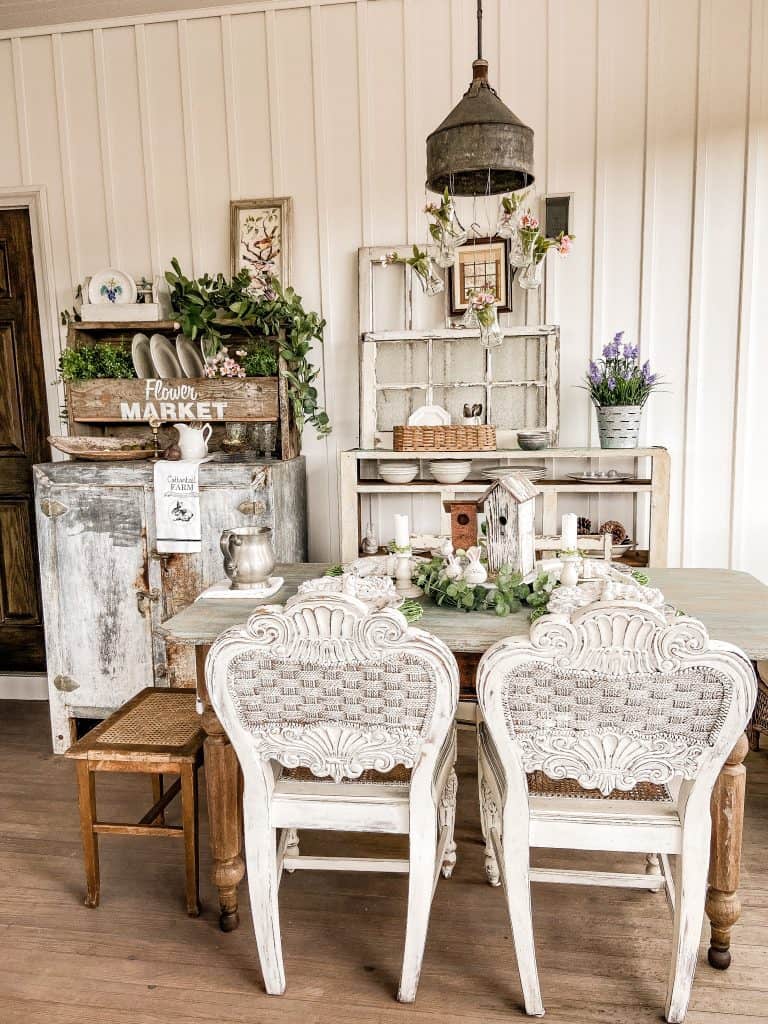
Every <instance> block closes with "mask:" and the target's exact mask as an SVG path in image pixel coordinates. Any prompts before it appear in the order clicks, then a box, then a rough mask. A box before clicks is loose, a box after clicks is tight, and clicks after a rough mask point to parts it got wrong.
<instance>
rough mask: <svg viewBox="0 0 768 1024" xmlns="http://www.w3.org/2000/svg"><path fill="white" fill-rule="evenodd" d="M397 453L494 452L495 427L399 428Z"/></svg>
mask: <svg viewBox="0 0 768 1024" xmlns="http://www.w3.org/2000/svg"><path fill="white" fill-rule="evenodd" d="M393 446H394V449H395V451H396V452H492V451H495V450H496V428H495V427H465V426H461V425H459V424H456V425H455V426H450V427H395V430H394V442H393Z"/></svg>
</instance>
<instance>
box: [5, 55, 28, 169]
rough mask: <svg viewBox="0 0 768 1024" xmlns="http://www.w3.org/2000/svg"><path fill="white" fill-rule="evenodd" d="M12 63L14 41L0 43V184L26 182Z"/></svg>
mask: <svg viewBox="0 0 768 1024" xmlns="http://www.w3.org/2000/svg"><path fill="white" fill-rule="evenodd" d="M13 62H14V43H13V40H12V39H3V40H0V132H1V133H2V136H1V137H2V138H3V139H4V140H5V141H4V144H3V145H2V146H0V181H24V180H25V179H24V172H23V170H22V161H23V157H22V148H23V143H22V138H21V123H22V122H21V121H20V119H19V116H18V113H17V107H18V104H17V98H16V91H15V88H14V71H13Z"/></svg>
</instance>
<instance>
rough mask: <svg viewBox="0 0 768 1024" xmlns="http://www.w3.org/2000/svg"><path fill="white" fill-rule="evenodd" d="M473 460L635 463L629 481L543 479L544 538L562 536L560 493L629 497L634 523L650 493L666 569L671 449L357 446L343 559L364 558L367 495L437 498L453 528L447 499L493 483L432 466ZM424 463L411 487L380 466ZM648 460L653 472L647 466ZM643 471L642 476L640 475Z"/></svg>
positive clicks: (656, 546) (653, 556)
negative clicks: (385, 476)
mask: <svg viewBox="0 0 768 1024" xmlns="http://www.w3.org/2000/svg"><path fill="white" fill-rule="evenodd" d="M438 459H446V460H457V459H471V460H472V462H473V463H476V464H479V463H486V464H488V463H492V464H494V463H506V464H509V465H515V464H516V463H520V464H522V465H525V464H526V463H531V462H536V463H540V462H544V463H545V464H549V466H550V467H551V466H553V465H554V464H555V463H556V462H558V461H560V460H568V461H572V462H577V461H579V460H580V461H581V462H583V463H586V464H588V465H589V466H593V467H598V466H599V468H600V469H601V470H605V469H607V468H610V463H611V462H613V463H614V464H615V463H617V462H622V461H623V462H626V461H627V460H628V459H631V460H634V466H635V476H636V479H634V480H631V481H627V482H626V483H611V482H608V481H606V482H605V483H598V484H587V483H579V482H578V481H576V480H569V479H568V478H567V475H566V473H564V472H563V469H562V467H558V476H556V477H552V478H550V479H545V480H541V481H538V482H537V484H536V486H537V487H538V488H539V489H540V490H541V492H542V493H541V497H540V498H538V499H537V503H540V512H541V524H542V534H543V535H544V536H557V535H559V533H560V519H559V513H558V496H559V495H560V494H570V495H574V494H584V495H596V494H625V495H629V496H631V497H632V501H633V508H634V519H635V521H637V518H638V502H639V501H640V500H642V498H641V496H643V495H648V499H647V502H648V509H647V512H648V529H647V533H648V545H647V550H648V555H647V562H648V565H649V566H651V567H653V568H663V567H664V566H666V562H667V537H668V528H669V514H668V513H669V473H670V459H669V452H668V451H667V450H666V448H631V449H629V448H623V449H618V448H617V449H609V448H547V449H544V450H543V451H535V452H526V451H521V450H519V449H497V450H496V451H490V452H420V453H411V452H395V451H392V450H390V449H363V448H356V449H352V450H350V451H346V452H342V453H341V455H340V460H341V475H340V487H341V494H340V508H341V558H342V561H345V562H346V561H350V560H352V559H354V558H357V557H358V556H359V554H360V542H361V540H362V529H361V525H362V523H361V518H362V517H361V497H363V496H365V495H397V494H402V495H417V494H423V495H434V496H435V497H436V498H439V500H440V503H441V511H440V513H439V514H440V517H441V519H440V521H441V532H445V533H449V532H450V529H449V526H448V523H447V521H446V518H445V513H444V512H443V511H442V502H443V501H452V500H454V499H455V498H456V497H458V496H460V495H463V494H468V495H479V494H482V493H483V492H484V491H485V490H486V489H487V488H488V486H489V481H487V480H480V479H478V477H479V471H480V469H481V467H480V466H478V465H476V466H473V469H472V472H471V473H470V477H469V478H468V479H467V480H465V481H463V482H462V483H460V484H440V483H437V482H436V481H435V480H433V479H432V478H431V477H430V476H429V469H428V467H427V463H429V462H432V461H435V460H438ZM393 460H395V461H398V462H418V463H419V474H418V477H417V479H415V480H413V481H412V482H411V483H407V484H390V483H387V482H386V481H383V480H381V479H380V478H379V477H378V469H377V464H378V463H379V462H386V461H393ZM645 460H647V463H648V466H649V470H648V471H645V470H644V469H643V468H642V467H641V462H643V461H645ZM641 472H642V475H640V473H641Z"/></svg>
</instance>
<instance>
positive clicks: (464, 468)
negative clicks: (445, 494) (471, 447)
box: [429, 459, 472, 484]
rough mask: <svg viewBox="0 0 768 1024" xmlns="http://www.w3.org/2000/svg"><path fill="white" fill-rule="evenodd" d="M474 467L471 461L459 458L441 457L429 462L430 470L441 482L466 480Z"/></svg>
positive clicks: (451, 482) (449, 482) (450, 482)
mask: <svg viewBox="0 0 768 1024" xmlns="http://www.w3.org/2000/svg"><path fill="white" fill-rule="evenodd" d="M471 469H472V463H471V462H461V461H459V460H457V459H444V460H443V459H441V460H440V461H436V462H430V463H429V472H430V473H431V474H432V476H433V477H434V478H435V480H437V482H438V483H439V484H460V483H461V481H462V480H466V479H467V477H468V476H469V474H470V471H471Z"/></svg>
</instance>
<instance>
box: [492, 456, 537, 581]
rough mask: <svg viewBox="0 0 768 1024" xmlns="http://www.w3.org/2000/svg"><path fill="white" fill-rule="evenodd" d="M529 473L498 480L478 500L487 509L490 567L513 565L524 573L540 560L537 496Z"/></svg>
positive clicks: (495, 569) (493, 570) (494, 569)
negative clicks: (535, 517)
mask: <svg viewBox="0 0 768 1024" xmlns="http://www.w3.org/2000/svg"><path fill="white" fill-rule="evenodd" d="M540 493H541V492H540V491H539V489H538V487H536V486H534V484H532V483H531V481H530V480H529V479H528V477H527V476H523V475H522V474H521V473H509V474H508V475H507V476H503V477H501V478H500V479H499V480H495V481H494V482H493V483H492V484H491V486H490V487H489V488H488V490H487V491H486V492H485V494H484V495H483V496H482V498H480V500H479V501H478V503H477V504H478V506H479V507H482V508H483V509H484V511H485V527H486V542H487V558H488V569H489V571H490V572H498V570H499V569H500V568H501V566H502V565H511V566H512V568H513V569H515V570H517V572H519V573H521V574H522V575H523V576H525V575H527V573H529V572H531V570H532V569H533V567H534V565H535V562H536V554H535V550H534V539H535V533H536V529H535V523H534V513H535V508H536V500H535V499H536V495H537V494H540Z"/></svg>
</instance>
